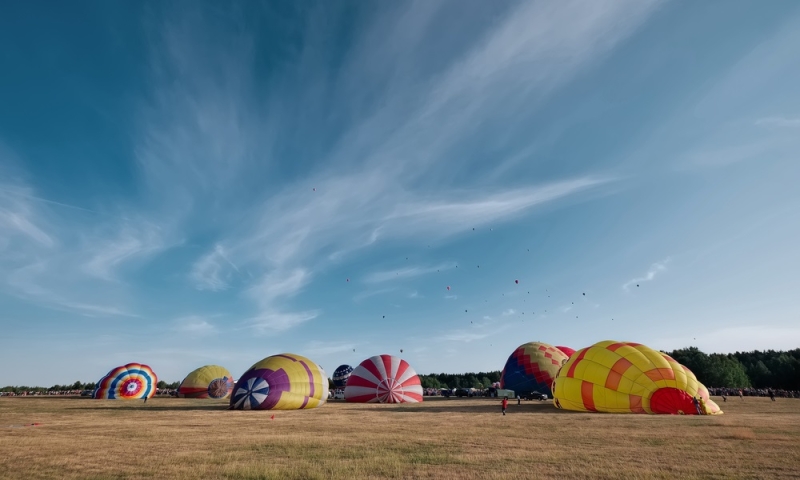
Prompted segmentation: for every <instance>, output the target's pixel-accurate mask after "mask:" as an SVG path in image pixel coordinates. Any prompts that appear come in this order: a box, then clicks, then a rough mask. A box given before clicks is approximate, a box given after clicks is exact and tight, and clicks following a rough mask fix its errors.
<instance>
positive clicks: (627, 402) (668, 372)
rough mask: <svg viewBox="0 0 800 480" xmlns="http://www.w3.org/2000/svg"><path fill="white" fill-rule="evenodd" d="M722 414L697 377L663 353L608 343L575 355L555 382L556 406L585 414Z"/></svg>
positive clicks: (640, 347) (593, 346)
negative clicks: (698, 405) (696, 405)
mask: <svg viewBox="0 0 800 480" xmlns="http://www.w3.org/2000/svg"><path fill="white" fill-rule="evenodd" d="M695 397H696V398H698V401H699V402H700V410H701V412H702V413H703V414H719V413H722V411H721V410H720V409H719V406H718V405H717V404H716V403H714V402H713V401H712V400H710V399H709V398H708V390H707V389H706V387H705V386H704V385H703V384H702V383H700V382H698V381H697V378H696V377H695V376H694V374H693V373H692V372H691V371H690V370H689V369H688V368H686V367H685V366H683V365H681V364H680V363H678V362H676V361H675V360H674V359H673V358H672V357H670V356H669V355H667V354H665V353H661V352H658V351H656V350H653V349H652V348H650V347H647V346H645V345H642V344H639V343H631V342H616V341H613V340H606V341H603V342H598V343H596V344H594V345H592V346H591V347H587V348H584V349H581V350H578V351H577V352H575V355H573V356H571V357H570V359H569V360H568V361H567V363H566V364H565V365H564V366H563V367H562V368H561V370H560V371H559V372H558V375H557V377H556V380H555V382H554V383H553V403H554V404H555V405H556V407H558V408H563V409H565V410H577V411H581V412H610V413H669V414H687V415H696V414H697V413H698V412H697V407H695V405H694V398H695Z"/></svg>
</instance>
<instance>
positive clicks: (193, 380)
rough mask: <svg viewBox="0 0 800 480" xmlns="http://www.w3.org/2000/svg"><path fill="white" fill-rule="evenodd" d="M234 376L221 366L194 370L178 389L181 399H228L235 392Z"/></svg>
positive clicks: (208, 366)
mask: <svg viewBox="0 0 800 480" xmlns="http://www.w3.org/2000/svg"><path fill="white" fill-rule="evenodd" d="M233 383H234V382H233V375H231V372H229V371H228V369H226V368H224V367H220V366H219V365H206V366H204V367H200V368H198V369H197V370H194V371H193V372H191V373H190V374H189V375H187V376H186V378H184V379H183V381H182V382H181V384H180V386H179V387H178V396H179V397H181V398H214V399H220V398H227V397H228V395H230V394H231V391H232V390H233Z"/></svg>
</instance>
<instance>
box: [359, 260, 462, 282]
mask: <svg viewBox="0 0 800 480" xmlns="http://www.w3.org/2000/svg"><path fill="white" fill-rule="evenodd" d="M455 267H456V264H455V263H443V264H440V265H436V266H434V267H419V266H416V267H405V268H399V269H397V270H389V271H385V272H373V273H370V274H369V275H367V276H366V277H365V278H364V281H365V282H367V283H382V282H388V281H390V280H402V279H407V278H413V277H419V276H421V275H428V274H431V273H436V272H440V271H443V270H450V269H453V268H455Z"/></svg>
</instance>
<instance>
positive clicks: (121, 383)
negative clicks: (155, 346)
mask: <svg viewBox="0 0 800 480" xmlns="http://www.w3.org/2000/svg"><path fill="white" fill-rule="evenodd" d="M157 383H158V377H157V376H156V374H155V372H153V370H152V369H151V368H150V367H149V366H147V365H144V364H141V363H129V364H127V365H123V366H121V367H117V368H115V369H113V370H111V371H110V372H108V373H107V374H106V376H105V377H103V378H101V379H100V381H99V382H97V387H96V388H95V389H94V393H93V394H92V397H93V398H98V399H107V400H114V399H122V400H142V399H145V398H151V397H152V396H153V395H155V394H156V384H157Z"/></svg>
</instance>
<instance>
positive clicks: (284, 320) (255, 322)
mask: <svg viewBox="0 0 800 480" xmlns="http://www.w3.org/2000/svg"><path fill="white" fill-rule="evenodd" d="M319 313H320V312H319V311H316V310H313V311H304V312H267V311H264V312H261V313H259V315H258V316H256V317H253V318H250V319H248V320H247V321H246V325H247V326H248V327H250V328H252V329H253V330H254V331H256V332H258V333H260V334H275V333H280V332H283V331H286V330H289V329H291V328H294V327H296V326H298V325H302V324H303V323H306V322H308V321H310V320H313V319H315V318H317V317H318V316H319Z"/></svg>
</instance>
